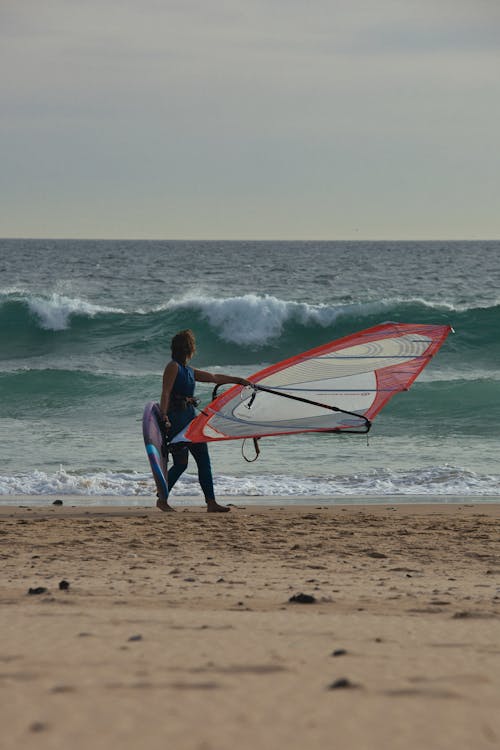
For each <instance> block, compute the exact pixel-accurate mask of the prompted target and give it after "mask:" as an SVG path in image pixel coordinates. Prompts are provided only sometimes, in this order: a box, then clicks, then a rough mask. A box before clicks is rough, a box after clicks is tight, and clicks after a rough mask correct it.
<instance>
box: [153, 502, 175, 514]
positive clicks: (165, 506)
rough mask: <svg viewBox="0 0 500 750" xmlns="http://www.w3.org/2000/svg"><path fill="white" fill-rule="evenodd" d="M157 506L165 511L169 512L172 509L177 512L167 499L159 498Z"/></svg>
mask: <svg viewBox="0 0 500 750" xmlns="http://www.w3.org/2000/svg"><path fill="white" fill-rule="evenodd" d="M156 507H157V508H159V510H164V511H165V512H168V511H169V510H170V511H172V512H173V513H175V508H172V506H171V505H169V504H168V503H167V501H166V500H157V501H156Z"/></svg>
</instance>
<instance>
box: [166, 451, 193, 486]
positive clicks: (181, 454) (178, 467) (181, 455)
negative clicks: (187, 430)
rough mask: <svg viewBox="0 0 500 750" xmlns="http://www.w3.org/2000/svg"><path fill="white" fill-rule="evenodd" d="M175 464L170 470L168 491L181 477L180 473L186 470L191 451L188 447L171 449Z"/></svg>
mask: <svg viewBox="0 0 500 750" xmlns="http://www.w3.org/2000/svg"><path fill="white" fill-rule="evenodd" d="M171 455H172V461H173V466H171V467H170V469H169V471H168V477H167V482H168V491H169V492H170V490H171V489H172V487H173V486H174V484H175V483H176V482H177V480H178V479H179V477H180V475H181V474H182V473H183V472H184V471H186V469H187V465H188V459H189V451H188V449H187V448H184V447H182V448H174V450H172V451H171Z"/></svg>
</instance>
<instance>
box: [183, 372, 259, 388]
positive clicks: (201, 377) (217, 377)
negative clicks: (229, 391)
mask: <svg viewBox="0 0 500 750" xmlns="http://www.w3.org/2000/svg"><path fill="white" fill-rule="evenodd" d="M193 372H194V378H195V380H197V381H199V382H200V383H217V385H226V384H228V383H234V384H235V385H251V383H250V381H249V380H245V378H238V377H236V376H233V375H223V373H217V374H214V373H211V372H206V371H205V370H193Z"/></svg>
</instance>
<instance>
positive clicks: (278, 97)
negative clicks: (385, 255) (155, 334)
mask: <svg viewBox="0 0 500 750" xmlns="http://www.w3.org/2000/svg"><path fill="white" fill-rule="evenodd" d="M0 71H1V72H0V102H1V105H0V165H1V168H0V193H1V194H0V236H3V237H93V238H158V239H176V238H186V239H225V238H226V239H331V240H335V239H434V238H436V239H493V238H499V237H500V163H499V162H500V3H499V2H498V0H309V1H306V0H43V2H41V1H40V0H0Z"/></svg>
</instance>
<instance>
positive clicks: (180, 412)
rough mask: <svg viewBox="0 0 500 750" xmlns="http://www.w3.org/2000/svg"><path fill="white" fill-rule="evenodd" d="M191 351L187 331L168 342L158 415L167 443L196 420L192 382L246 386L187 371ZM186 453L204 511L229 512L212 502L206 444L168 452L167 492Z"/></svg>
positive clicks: (229, 377)
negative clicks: (169, 355)
mask: <svg viewBox="0 0 500 750" xmlns="http://www.w3.org/2000/svg"><path fill="white" fill-rule="evenodd" d="M195 351H196V341H195V337H194V334H193V332H192V331H191V330H189V329H188V330H184V331H179V333H176V334H175V336H174V337H173V338H172V342H171V352H172V359H171V360H170V362H169V363H168V364H167V365H166V367H165V370H164V372H163V385H162V392H161V400H160V412H161V416H162V419H163V420H164V424H165V429H166V431H167V436H168V439H169V440H171V439H172V438H173V437H174V436H175V435H177V434H178V433H179V432H180V431H181V430H183V429H184V428H185V427H186V426H187V425H188V424H189V423H190V422H191V420H193V419H194V417H195V416H196V412H195V405H196V403H197V402H196V399H195V398H194V388H195V382H196V381H198V382H201V383H217V384H219V385H225V384H226V383H235V384H238V385H248V383H249V381H248V380H245V378H238V377H234V376H232V375H223V374H222V373H217V374H213V373H210V372H206V371H205V370H198V369H196V368H193V367H190V366H189V364H188V362H189V361H190V360H191V359H192V357H193V356H194V353H195ZM189 453H191V454H192V456H193V458H194V460H195V461H196V465H197V467H198V480H199V482H200V486H201V489H202V490H203V494H204V495H205V502H206V504H207V511H208V512H209V513H227V511H228V510H229V508H228V507H227V506H225V505H219V503H218V502H217V501H216V500H215V493H214V485H213V477H212V467H211V464H210V456H209V453H208V448H207V444H206V443H190V444H189V445H188V446H187V445H186V444H185V443H184V444H182V443H181V444H179V446H178V447H174V448H173V449H171V455H172V460H173V465H172V467H171V468H170V469H169V471H168V476H167V482H168V490H169V492H170V490H171V489H172V487H173V486H174V485H175V483H176V482H177V480H178V479H179V477H180V476H181V474H182V473H183V472H184V471H185V470H186V468H187V465H188V459H189ZM156 505H157V507H158V508H159V509H160V510H163V511H170V510H173V508H172V506H171V505H169V503H168V501H167V500H158V502H157V503H156Z"/></svg>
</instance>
